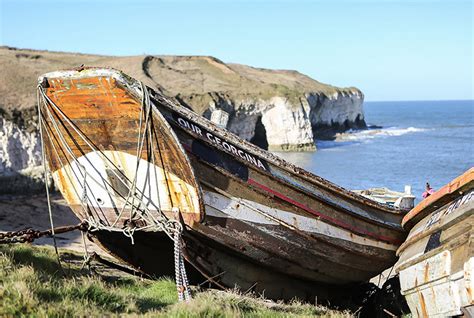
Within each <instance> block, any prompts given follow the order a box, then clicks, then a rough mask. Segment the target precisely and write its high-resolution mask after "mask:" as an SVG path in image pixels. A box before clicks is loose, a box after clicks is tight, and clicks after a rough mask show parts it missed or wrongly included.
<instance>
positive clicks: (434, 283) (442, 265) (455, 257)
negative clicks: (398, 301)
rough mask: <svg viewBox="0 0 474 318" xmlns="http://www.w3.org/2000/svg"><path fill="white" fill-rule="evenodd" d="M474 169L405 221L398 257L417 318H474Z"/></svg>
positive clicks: (403, 288)
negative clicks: (406, 235) (405, 233)
mask: <svg viewBox="0 0 474 318" xmlns="http://www.w3.org/2000/svg"><path fill="white" fill-rule="evenodd" d="M473 211H474V168H471V169H469V170H468V171H466V172H465V173H464V174H463V175H461V176H459V177H457V178H456V179H454V180H453V181H451V182H450V183H448V184H447V185H445V186H444V187H442V188H441V189H440V190H438V191H437V192H435V193H434V194H432V195H430V196H429V197H427V198H426V199H424V200H423V201H421V202H420V203H419V204H418V205H417V206H416V207H415V208H414V209H413V210H411V211H410V212H409V213H408V214H407V215H406V216H405V218H404V219H403V223H402V224H403V226H405V227H406V228H407V229H410V233H409V235H408V237H407V240H406V241H405V242H404V243H403V244H402V245H401V246H400V248H399V249H398V251H397V254H398V255H399V256H400V260H399V261H398V262H397V264H396V271H397V272H399V274H400V284H401V292H402V294H403V295H405V298H406V300H407V302H408V305H409V307H410V310H411V312H412V314H413V316H414V317H447V316H458V315H462V314H465V315H466V316H469V317H472V316H474V294H473V291H474V280H473V277H474V231H473V225H474V216H473Z"/></svg>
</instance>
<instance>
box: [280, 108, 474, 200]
mask: <svg viewBox="0 0 474 318" xmlns="http://www.w3.org/2000/svg"><path fill="white" fill-rule="evenodd" d="M364 113H365V120H366V122H367V125H368V126H369V127H370V128H369V129H367V130H360V131H351V132H349V133H347V134H342V135H341V136H339V137H338V138H337V139H336V140H334V141H324V140H321V141H317V143H316V146H317V149H318V150H317V151H316V152H313V153H308V152H306V153H305V152H289V153H283V152H279V153H276V154H277V155H278V156H280V157H283V158H284V159H286V160H288V161H290V162H292V163H294V164H296V165H298V166H300V167H303V168H304V169H306V170H308V171H311V172H313V173H315V174H317V175H319V176H321V177H323V178H325V179H327V180H329V181H331V182H333V183H336V184H338V185H340V186H342V187H345V188H347V189H368V188H372V187H387V188H389V189H391V190H395V191H400V192H403V191H404V187H405V185H410V186H411V188H412V194H413V195H415V196H416V198H417V200H416V201H420V199H421V195H422V193H423V191H424V188H425V184H426V182H429V183H430V185H431V186H432V187H433V188H434V189H439V188H441V187H442V186H443V185H445V184H446V183H448V182H449V181H451V180H452V179H454V178H455V177H457V176H459V175H461V174H462V173H463V172H465V171H466V170H468V169H469V168H471V167H473V166H474V101H473V100H466V101H396V102H365V103H364Z"/></svg>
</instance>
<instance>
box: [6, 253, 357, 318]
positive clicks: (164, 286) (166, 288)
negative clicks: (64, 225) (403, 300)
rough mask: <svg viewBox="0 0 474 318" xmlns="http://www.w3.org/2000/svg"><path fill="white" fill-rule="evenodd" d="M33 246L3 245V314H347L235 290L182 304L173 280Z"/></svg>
mask: <svg viewBox="0 0 474 318" xmlns="http://www.w3.org/2000/svg"><path fill="white" fill-rule="evenodd" d="M62 257H63V258H66V261H67V262H66V266H65V270H64V272H63V271H62V270H61V268H60V267H59V266H58V264H57V261H56V255H55V253H54V250H53V249H52V248H49V247H37V246H31V245H26V244H25V245H0V317H4V316H5V317H26V316H28V317H65V316H67V317H71V316H75V317H76V316H94V317H99V316H100V317H102V316H115V315H120V316H122V315H129V316H150V317H310V316H324V317H349V316H350V315H349V313H347V312H339V311H335V310H329V309H326V308H324V307H321V306H313V305H310V304H302V303H298V302H294V303H291V304H285V303H280V302H270V301H267V300H265V299H262V298H258V297H251V296H248V295H241V294H239V293H237V292H233V291H227V292H224V291H215V290H207V291H201V292H194V295H193V296H194V298H193V300H192V301H191V302H189V303H178V302H177V295H176V286H175V284H174V282H173V281H172V280H171V279H167V278H162V279H159V280H156V281H151V280H143V279H140V278H137V277H133V276H130V275H127V274H123V273H121V272H116V271H113V270H108V269H104V268H102V269H98V271H97V273H95V274H91V272H89V271H88V270H85V269H81V260H82V257H81V256H80V255H77V254H74V253H62Z"/></svg>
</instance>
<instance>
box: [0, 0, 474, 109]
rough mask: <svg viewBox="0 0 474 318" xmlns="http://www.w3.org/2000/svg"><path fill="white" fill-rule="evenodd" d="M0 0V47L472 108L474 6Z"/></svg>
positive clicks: (452, 1) (421, 0) (449, 2)
mask: <svg viewBox="0 0 474 318" xmlns="http://www.w3.org/2000/svg"><path fill="white" fill-rule="evenodd" d="M0 1H1V33H0V35H1V43H2V45H9V46H15V47H21V48H33V49H47V50H55V51H70V52H81V53H97V54H105V55H137V54H177V55H212V56H215V57H217V58H219V59H221V60H223V61H225V62H236V63H242V64H249V65H252V66H257V67H265V68H276V69H295V70H298V71H300V72H302V73H305V74H307V75H309V76H311V77H313V78H314V79H317V80H319V81H321V82H325V83H329V84H333V85H337V86H356V87H359V88H360V89H361V90H362V91H363V92H364V93H365V95H366V99H367V100H442V99H473V90H474V88H473V73H474V70H473V10H474V9H473V2H472V1H470V0H468V1H462V0H446V1H429V0H418V1H408V0H400V1H383V0H379V1H357V0H354V1H350V0H342V1H337V0H333V1H330V0H327V1H323V0H321V1H297V0H294V1H291V0H283V1H263V0H253V1H225V0H222V1H218V0H212V1H211V0H200V1H180V0H176V1H140V0H138V1H120V0H114V1H113V0H110V1H109V0H103V1H100V0H95V1H92V0H69V1H52V0H45V1H39V0H35V1H26V0H0Z"/></svg>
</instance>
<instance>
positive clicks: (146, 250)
mask: <svg viewBox="0 0 474 318" xmlns="http://www.w3.org/2000/svg"><path fill="white" fill-rule="evenodd" d="M39 92H40V96H42V99H43V102H42V106H41V107H40V112H41V113H42V118H43V125H44V127H45V129H44V130H45V131H46V132H48V133H46V134H44V136H43V138H44V140H45V146H46V150H47V151H46V154H47V157H48V163H49V166H50V167H51V170H52V173H53V177H54V180H55V182H56V184H57V185H58V187H59V189H60V190H61V192H62V194H63V195H64V197H65V198H66V200H67V201H68V203H69V204H70V205H71V208H72V209H73V211H74V212H75V213H76V214H77V215H78V216H79V218H81V219H85V220H88V221H89V222H90V224H91V227H92V228H93V232H91V233H92V237H93V239H94V240H95V241H96V242H98V243H99V244H100V245H102V246H103V247H104V248H105V249H106V250H108V251H109V252H110V253H112V254H113V255H115V256H116V257H118V258H119V259H121V260H123V261H125V262H127V263H128V264H130V265H131V266H133V267H135V268H136V269H138V270H141V271H143V272H146V273H149V274H155V275H159V274H172V273H173V272H172V268H173V267H172V266H170V267H171V270H169V269H166V268H165V267H166V264H169V263H170V265H172V261H171V260H172V253H173V250H172V248H171V245H170V241H169V240H167V239H166V235H165V234H166V233H165V234H164V233H163V231H160V230H158V227H157V226H154V225H153V224H150V222H151V223H152V221H153V220H151V219H152V218H151V217H150V216H158V215H164V217H165V218H167V219H170V220H180V221H181V222H183V223H184V225H185V230H184V232H183V241H184V248H183V249H184V254H185V258H186V260H187V261H188V262H189V263H190V264H192V265H193V267H194V268H196V269H197V270H198V271H199V272H200V273H201V274H203V275H204V276H205V277H206V278H207V279H208V280H209V281H210V282H212V283H213V284H215V285H217V286H221V287H234V286H237V287H238V288H240V289H242V290H244V291H245V290H253V291H255V292H257V293H264V295H265V296H266V297H270V298H279V299H290V298H294V297H298V298H302V299H313V300H314V297H315V296H318V297H319V299H322V298H331V297H333V296H334V295H335V294H337V295H342V293H341V291H345V290H347V286H348V285H351V284H357V283H360V282H364V281H367V280H368V279H370V278H371V277H373V276H375V275H376V274H378V273H380V272H381V271H383V270H384V269H386V268H388V267H390V266H392V265H393V264H394V263H395V261H396V255H395V251H396V249H397V248H398V246H399V245H400V244H401V243H402V242H403V241H404V238H405V236H406V235H405V232H404V231H403V229H402V228H401V225H400V222H401V219H402V217H403V212H404V211H403V210H400V209H397V208H394V207H390V206H387V205H384V204H380V203H378V202H375V201H372V200H370V199H368V198H365V197H363V196H360V195H357V194H355V193H353V192H350V191H348V190H345V189H343V188H341V187H338V186H336V185H334V184H332V183H330V182H328V181H327V180H324V179H323V178H321V177H318V176H316V175H313V174H311V173H309V172H307V171H305V170H303V169H301V168H298V167H295V166H294V165H292V164H290V163H288V162H286V161H284V160H282V159H280V158H278V157H276V156H274V155H272V154H271V153H269V152H266V151H264V150H262V149H260V148H258V147H256V146H254V145H252V144H250V143H248V142H246V141H244V140H242V139H240V138H239V137H237V136H235V135H234V134H232V133H230V132H228V131H226V130H225V129H223V128H220V127H218V126H217V125H215V124H213V123H212V122H211V121H209V120H207V119H205V118H203V117H201V116H199V115H197V114H196V113H194V112H193V111H191V110H189V109H187V108H185V107H183V106H180V105H178V104H177V103H176V102H175V101H173V100H171V99H169V98H167V97H165V96H163V95H162V94H160V93H159V92H156V91H153V90H151V89H149V88H146V87H145V86H144V85H142V84H141V83H140V82H138V81H136V80H134V79H132V78H130V77H128V76H127V75H125V74H123V73H121V72H120V71H117V70H112V69H95V68H88V69H84V70H72V71H60V72H53V73H48V74H45V75H44V76H42V77H41V78H40V79H39ZM144 109H145V111H143V110H144ZM143 113H146V114H150V116H149V117H148V120H146V119H145V115H143ZM145 122H147V124H146V125H145ZM56 126H57V127H56ZM145 126H146V127H145ZM61 135H63V137H61ZM143 136H145V137H143ZM140 138H141V139H145V142H144V147H142V148H140V146H139V144H140V143H141V142H140V140H141V139H140ZM137 145H138V146H137ZM67 148H70V149H69V150H67ZM137 148H138V149H139V151H137ZM81 166H82V167H81ZM83 170H84V171H86V172H87V173H84V171H83ZM80 172H82V173H80ZM85 174H87V178H85V177H84V175H85ZM154 174H157V176H155V175H154ZM84 189H86V190H84ZM130 196H132V197H133V198H135V200H136V201H135V202H134V203H133V204H131V203H126V202H127V200H126V198H127V197H130ZM129 201H130V200H129ZM132 233H133V244H132V242H131V239H130V238H129V236H132ZM124 234H125V235H124ZM168 259H169V260H168Z"/></svg>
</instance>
